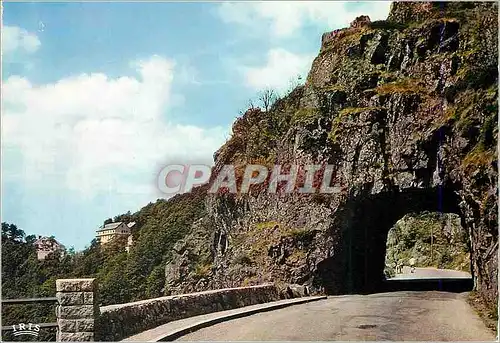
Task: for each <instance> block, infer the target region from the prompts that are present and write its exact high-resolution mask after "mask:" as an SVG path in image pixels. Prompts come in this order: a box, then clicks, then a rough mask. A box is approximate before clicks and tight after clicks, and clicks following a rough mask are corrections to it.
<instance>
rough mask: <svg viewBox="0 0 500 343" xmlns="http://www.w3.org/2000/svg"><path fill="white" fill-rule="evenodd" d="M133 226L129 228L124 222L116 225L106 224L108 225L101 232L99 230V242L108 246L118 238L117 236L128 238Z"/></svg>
mask: <svg viewBox="0 0 500 343" xmlns="http://www.w3.org/2000/svg"><path fill="white" fill-rule="evenodd" d="M129 224H131V223H129ZM134 224H135V223H134ZM132 226H133V225H132ZM132 226H129V225H127V224H125V223H124V222H116V223H109V224H106V225H104V226H102V227H101V228H100V229H99V230H97V235H96V237H97V240H98V241H99V242H100V243H101V244H106V243H108V242H109V241H110V240H111V239H113V238H114V237H117V236H124V237H127V236H129V235H130V233H131V231H130V228H131V227H132Z"/></svg>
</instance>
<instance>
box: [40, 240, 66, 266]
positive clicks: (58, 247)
mask: <svg viewBox="0 0 500 343" xmlns="http://www.w3.org/2000/svg"><path fill="white" fill-rule="evenodd" d="M33 245H34V246H35V249H36V254H37V258H38V260H44V259H45V258H46V257H47V256H48V255H49V254H51V253H54V252H57V251H59V252H61V256H64V253H65V251H66V248H65V247H64V245H62V244H61V243H59V242H58V241H56V240H55V238H54V237H42V236H38V239H37V240H36V241H34V242H33Z"/></svg>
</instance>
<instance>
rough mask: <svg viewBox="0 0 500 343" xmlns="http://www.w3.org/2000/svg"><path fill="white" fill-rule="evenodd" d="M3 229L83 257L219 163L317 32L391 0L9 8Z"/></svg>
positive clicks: (304, 68)
mask: <svg viewBox="0 0 500 343" xmlns="http://www.w3.org/2000/svg"><path fill="white" fill-rule="evenodd" d="M3 6H4V10H3V28H2V52H3V61H2V68H3V69H2V70H3V74H2V98H3V102H2V221H7V222H12V223H15V224H17V225H18V226H19V227H20V228H22V229H23V230H25V232H26V233H27V234H39V235H54V236H56V238H57V239H58V240H59V241H60V242H61V243H63V244H64V245H66V246H67V247H70V246H74V247H75V248H76V249H77V250H80V249H83V248H84V247H85V246H86V245H88V244H89V243H90V241H91V240H92V238H93V237H94V233H95V230H96V229H97V227H98V226H99V225H101V224H102V222H103V221H104V220H105V219H106V218H108V217H113V216H115V215H117V214H121V213H124V212H126V211H128V210H130V211H131V212H135V211H137V210H138V209H140V208H141V207H142V206H144V205H146V204H147V203H148V202H150V201H155V200H156V199H157V198H159V197H162V194H161V193H159V191H158V190H157V189H156V176H157V174H158V172H159V170H160V169H161V168H162V167H163V166H165V165H166V164H169V163H187V162H192V163H206V164H211V163H212V154H213V152H214V151H215V150H217V148H218V147H219V146H220V145H221V144H223V143H224V142H225V140H226V139H227V138H228V137H229V136H230V127H231V124H232V122H233V121H234V119H235V118H236V116H237V115H238V112H239V111H240V110H242V109H244V108H245V105H246V104H247V103H248V99H250V98H255V96H256V94H257V93H258V92H259V91H260V90H262V89H264V88H273V89H275V90H277V91H278V92H280V93H284V92H286V91H287V90H288V89H289V88H290V85H291V84H293V82H294V80H296V78H297V75H301V76H302V77H304V78H305V77H306V76H307V73H308V70H309V68H310V66H311V63H312V60H313V58H314V57H315V56H316V55H317V53H318V51H319V47H320V46H319V44H320V40H321V34H322V33H323V32H325V31H329V30H333V29H335V28H339V27H345V26H347V25H348V23H349V22H350V21H352V20H353V19H354V18H355V17H356V16H358V15H361V14H368V15H369V16H370V17H371V18H372V20H377V19H385V17H386V16H387V13H388V10H389V3H388V2H372V1H370V2H360V3H354V2H349V3H343V2H326V1H324V2H312V1H311V2H284V1H283V2H271V1H269V2H252V3H227V2H226V3H222V2H219V3H217V2H211V3H180V2H174V3H158V2H152V3H113V2H111V3H104V2H103V3H38V2H32V3H5V2H4V3H3Z"/></svg>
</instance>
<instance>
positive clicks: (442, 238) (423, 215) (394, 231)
mask: <svg viewBox="0 0 500 343" xmlns="http://www.w3.org/2000/svg"><path fill="white" fill-rule="evenodd" d="M470 265H471V260H470V243H469V239H468V235H467V232H466V231H465V229H464V228H463V226H462V223H461V219H460V216H459V215H457V214H455V213H440V212H428V211H423V212H419V213H409V214H406V215H405V216H403V217H402V218H401V219H399V220H398V221H397V222H396V224H395V225H394V226H393V227H392V228H391V229H390V230H389V232H388V235H387V243H386V254H385V268H384V276H385V278H386V280H397V279H408V278H412V279H416V278H427V277H443V278H446V277H454V276H470V271H471V266H470ZM412 267H413V268H412Z"/></svg>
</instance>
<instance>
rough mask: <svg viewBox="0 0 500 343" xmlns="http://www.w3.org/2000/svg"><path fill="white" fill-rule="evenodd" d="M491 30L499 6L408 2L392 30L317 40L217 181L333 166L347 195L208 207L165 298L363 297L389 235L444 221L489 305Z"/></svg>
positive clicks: (232, 201) (229, 154)
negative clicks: (456, 224)
mask: <svg viewBox="0 0 500 343" xmlns="http://www.w3.org/2000/svg"><path fill="white" fill-rule="evenodd" d="M497 31H498V28H497V4H496V3H470V2H466V3H460V2H456V3H455V2H453V3H451V2H450V3H408V2H404V3H393V5H392V8H391V12H390V15H389V17H388V20H384V21H375V22H370V21H369V20H368V18H366V17H363V18H360V20H357V21H354V23H353V25H351V27H349V28H346V29H341V30H336V31H334V32H332V33H327V34H325V35H323V37H322V46H321V50H320V52H319V55H318V56H317V57H316V59H315V60H314V62H313V64H312V67H311V70H310V73H309V75H308V78H307V82H306V83H305V85H303V86H300V87H298V88H296V89H295V90H294V91H292V92H291V93H290V94H289V95H288V96H286V97H285V98H283V99H281V100H279V101H277V102H276V103H275V104H274V105H273V107H272V109H271V110H269V111H267V112H262V111H260V110H259V109H252V110H249V111H247V113H245V115H243V116H242V117H241V118H239V119H237V121H236V122H235V123H234V125H233V135H232V137H231V139H230V140H229V141H228V142H227V143H226V144H225V145H224V146H222V147H221V148H220V150H219V151H217V153H216V154H215V158H216V161H215V162H216V166H215V172H217V171H218V170H220V168H221V167H222V166H223V165H224V164H235V165H237V166H240V167H241V168H244V166H245V165H246V164H248V163H256V164H264V165H273V164H275V163H276V164H287V163H288V164H289V163H296V164H301V165H305V164H322V163H325V164H333V165H335V168H336V170H335V175H336V178H337V179H338V180H339V182H340V183H342V184H343V185H345V187H344V191H343V192H342V193H338V194H331V195H319V194H314V195H307V194H298V193H294V194H276V195H269V194H267V193H266V192H263V191H262V188H258V187H256V188H254V189H252V193H251V194H250V195H234V196H233V195H228V194H219V195H217V196H211V197H207V199H206V206H207V210H208V213H209V216H208V217H206V218H204V219H203V221H202V222H198V223H196V228H195V229H193V232H192V234H191V235H190V236H189V237H188V238H187V239H185V240H184V241H183V243H182V244H181V243H179V244H180V245H179V247H178V252H177V253H176V254H175V257H174V258H173V260H172V261H171V262H170V263H169V264H168V265H167V268H166V271H167V284H166V287H167V289H168V290H169V291H170V292H172V293H180V292H184V291H187V290H189V291H196V290H202V289H209V288H218V287H231V286H241V285H251V284H257V283H262V282H266V281H273V282H278V283H279V282H282V283H292V284H301V285H307V286H308V287H309V289H310V290H311V291H312V292H320V291H324V292H327V293H330V294H339V293H347V292H365V291H366V292H368V291H371V290H373V289H375V288H376V287H377V285H378V284H379V282H380V280H381V279H382V278H383V268H384V257H385V245H386V238H387V232H388V230H389V229H390V228H391V227H392V226H393V224H394V223H395V222H396V221H397V220H398V219H400V218H402V217H403V216H404V215H405V214H407V213H411V212H419V211H437V212H440V211H442V212H449V213H456V214H458V215H460V217H461V220H462V225H463V226H464V229H465V230H466V232H467V233H468V235H469V238H470V244H471V267H472V273H473V276H474V279H475V286H476V288H477V289H478V291H479V292H480V294H481V295H482V296H483V297H484V298H485V299H487V300H489V301H491V302H492V303H493V302H496V297H497V270H498V266H497V251H498V230H497V212H498V211H497V191H498V189H497V179H498V170H497V154H496V146H497V134H498V128H497V96H498V94H497V80H498V72H497V41H498V37H497ZM241 168H240V169H241ZM240 171H241V170H240ZM191 255H196V256H197V258H196V262H192V260H190V258H189V256H191ZM200 261H201V262H200Z"/></svg>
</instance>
